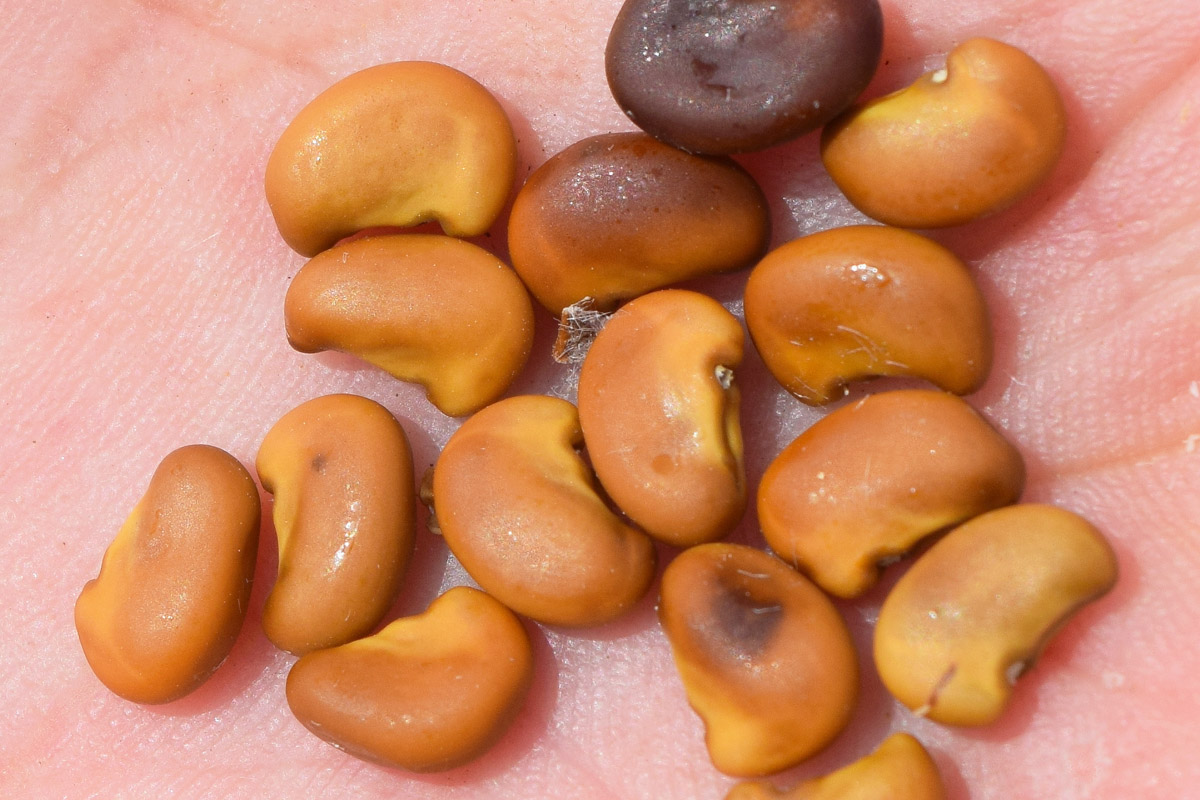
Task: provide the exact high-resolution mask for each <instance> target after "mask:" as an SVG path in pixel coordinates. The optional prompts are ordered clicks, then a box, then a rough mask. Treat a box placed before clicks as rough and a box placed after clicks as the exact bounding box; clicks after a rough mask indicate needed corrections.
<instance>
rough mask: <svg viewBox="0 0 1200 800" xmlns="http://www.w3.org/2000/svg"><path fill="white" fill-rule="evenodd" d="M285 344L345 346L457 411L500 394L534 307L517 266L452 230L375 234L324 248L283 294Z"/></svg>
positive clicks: (517, 365)
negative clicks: (453, 234) (440, 233)
mask: <svg viewBox="0 0 1200 800" xmlns="http://www.w3.org/2000/svg"><path fill="white" fill-rule="evenodd" d="M284 320H285V323H286V326H287V335H288V341H289V342H291V344H292V347H294V348H296V349H297V350H299V351H301V352H303V353H316V352H320V351H322V350H340V351H342V352H346V353H352V354H354V355H356V356H358V357H359V358H362V359H363V360H365V361H368V362H370V363H372V364H374V365H375V366H377V367H380V368H381V369H383V370H386V371H387V372H388V373H390V374H391V375H393V376H395V377H396V378H399V379H400V380H402V381H411V382H413V383H419V384H421V385H422V386H424V387H425V390H426V392H427V393H428V395H429V400H430V402H432V403H433V404H434V405H435V406H437V407H438V408H439V409H440V410H441V411H443V412H444V413H446V414H449V415H450V416H461V415H464V414H469V413H471V412H472V411H475V410H477V409H479V408H482V407H483V406H485V405H487V404H488V403H490V402H491V401H492V400H494V399H496V398H497V397H499V396H500V395H501V394H503V393H504V390H505V389H507V388H508V386H509V384H510V383H512V381H513V380H514V379H515V378H516V376H517V375H518V374H519V373H520V371H521V369H522V368H523V367H524V366H525V361H526V360H527V359H528V357H529V350H530V348H531V347H532V346H533V305H532V303H530V301H529V295H528V294H527V293H526V292H525V287H524V286H522V285H521V281H520V279H519V278H518V277H517V275H516V273H514V272H513V271H512V269H510V268H509V267H508V266H506V265H505V264H504V263H503V262H502V261H500V260H499V259H497V258H496V257H495V256H493V255H492V254H490V253H488V252H487V251H486V250H483V249H481V248H478V247H476V246H475V245H472V244H469V243H467V242H463V241H459V240H457V239H451V238H449V237H447V236H424V235H418V234H412V235H404V236H377V237H372V238H368V239H359V240H358V241H355V242H351V243H349V244H343V245H339V246H337V247H335V248H332V249H330V250H326V251H325V252H324V253H321V255H319V256H317V257H316V258H314V259H313V260H312V261H309V262H308V263H307V264H305V265H304V267H303V268H302V269H301V270H300V272H299V273H297V274H296V277H295V279H294V280H293V281H292V285H291V286H290V287H289V288H288V292H287V296H286V297H285V298H284Z"/></svg>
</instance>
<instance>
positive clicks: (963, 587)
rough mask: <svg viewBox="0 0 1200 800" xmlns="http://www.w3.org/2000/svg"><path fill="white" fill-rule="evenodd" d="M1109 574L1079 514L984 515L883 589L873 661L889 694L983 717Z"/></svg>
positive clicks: (996, 711)
mask: <svg viewBox="0 0 1200 800" xmlns="http://www.w3.org/2000/svg"><path fill="white" fill-rule="evenodd" d="M1116 579H1117V562H1116V557H1115V556H1114V555H1113V551H1112V548H1111V547H1109V545H1108V542H1106V541H1105V540H1104V537H1103V536H1101V535H1100V533H1099V531H1097V530H1096V529H1095V528H1094V527H1092V526H1091V525H1090V524H1089V523H1088V522H1087V521H1086V520H1084V519H1082V518H1081V517H1079V516H1077V515H1075V514H1072V513H1071V512H1069V511H1064V510H1063V509H1060V508H1056V507H1054V506H1047V505H1035V504H1034V505H1018V506H1009V507H1007V508H1002V509H998V510H996V511H991V512H988V513H987V514H984V515H982V516H980V517H976V518H975V519H973V520H971V521H970V522H968V523H966V524H964V525H961V526H959V527H958V528H956V529H954V530H953V531H951V532H950V533H948V534H947V535H946V536H945V538H943V539H942V540H940V541H939V542H938V543H937V544H935V545H934V546H933V547H932V548H930V550H929V551H928V552H927V553H925V554H924V555H923V556H922V557H921V558H920V559H918V560H917V562H916V563H915V564H914V565H913V567H912V568H911V569H910V570H909V571H908V572H907V573H906V574H905V575H904V577H902V578H901V579H900V581H899V582H898V583H897V584H896V586H895V587H894V588H893V589H892V591H891V592H890V593H889V594H888V597H887V599H886V600H885V601H884V603H883V607H882V608H881V609H880V612H879V619H878V621H877V623H876V627H875V665H876V667H877V669H878V670H879V677H880V678H882V680H883V683H884V685H885V686H886V687H887V688H888V690H889V691H890V692H891V693H892V694H893V695H895V697H896V699H898V700H899V701H900V702H902V703H904V704H905V705H906V706H908V707H909V708H911V709H913V710H914V711H915V712H916V713H918V714H920V715H922V716H928V717H929V718H930V719H933V720H936V721H938V722H943V723H946V724H950V725H986V724H988V723H990V722H992V721H994V720H995V719H996V718H997V717H999V716H1000V714H1001V713H1002V712H1003V711H1004V708H1005V707H1006V706H1007V704H1008V701H1009V698H1010V695H1011V693H1012V684H1013V682H1014V680H1015V679H1016V677H1017V676H1018V675H1019V674H1020V672H1022V671H1024V670H1025V669H1027V668H1028V667H1029V665H1030V664H1031V663H1032V662H1033V660H1034V659H1035V658H1036V657H1037V655H1038V654H1039V653H1040V652H1041V650H1042V648H1043V647H1044V646H1045V645H1046V643H1047V641H1048V639H1049V638H1050V637H1051V636H1052V635H1053V634H1054V633H1055V632H1057V631H1058V630H1059V629H1060V628H1061V626H1062V625H1063V624H1064V623H1065V622H1066V620H1067V618H1069V617H1070V616H1071V615H1072V614H1073V613H1074V612H1075V611H1076V610H1078V609H1079V608H1080V607H1081V606H1083V605H1085V604H1086V603H1088V602H1091V601H1092V600H1095V599H1096V598H1098V597H1100V596H1101V595H1103V594H1104V593H1105V592H1107V591H1108V590H1109V589H1111V588H1112V586H1113V584H1114V583H1115V582H1116Z"/></svg>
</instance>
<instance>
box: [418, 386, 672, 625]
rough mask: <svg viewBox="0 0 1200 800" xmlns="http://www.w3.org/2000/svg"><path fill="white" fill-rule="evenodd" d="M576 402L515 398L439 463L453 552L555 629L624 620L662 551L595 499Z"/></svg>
mask: <svg viewBox="0 0 1200 800" xmlns="http://www.w3.org/2000/svg"><path fill="white" fill-rule="evenodd" d="M582 443H583V436H582V434H581V433H580V431H579V419H578V415H577V414H576V412H575V407H574V406H573V405H571V404H570V403H568V402H567V401H566V400H560V399H558V398H556V397H536V396H526V397H511V398H508V399H507V400H502V401H500V402H499V403H495V404H494V405H491V406H489V407H487V408H485V409H484V410H483V411H480V412H479V413H478V414H476V415H475V416H473V417H471V418H470V419H468V420H467V421H466V422H464V423H463V425H462V427H461V428H459V429H458V430H457V431H456V432H455V434H454V435H453V436H451V437H450V441H449V442H447V443H446V447H445V449H443V450H442V454H441V456H440V457H439V458H438V461H437V466H436V467H435V469H434V473H433V503H434V509H435V511H436V514H437V521H438V525H439V526H440V527H441V531H442V535H443V536H444V537H445V539H446V544H447V545H448V546H449V547H450V550H451V552H453V553H454V555H455V557H457V558H458V560H459V562H460V563H461V564H462V565H463V568H465V569H466V570H467V572H468V573H470V575H471V577H472V578H474V579H475V580H476V581H477V582H478V583H479V585H480V586H482V587H483V588H484V589H485V590H487V591H488V592H489V593H490V594H491V595H493V596H494V597H496V598H497V599H498V600H500V601H501V602H502V603H504V604H505V605H506V606H508V607H509V608H511V609H513V610H514V611H516V612H518V613H520V614H524V615H525V616H527V617H529V618H531V619H535V620H537V621H539V622H545V623H548V624H550V625H569V626H585V625H599V624H601V623H604V622H608V621H610V620H612V619H615V618H616V617H618V616H620V615H621V614H623V613H624V612H625V611H627V610H629V608H630V607H631V606H632V605H633V604H634V603H635V602H637V600H638V599H639V598H640V597H641V596H642V595H643V594H645V592H646V589H647V588H648V587H649V585H650V581H651V579H652V578H653V577H654V562H655V557H654V547H653V545H652V544H651V542H650V540H649V539H648V538H647V537H646V536H645V535H644V534H642V533H641V532H640V531H636V530H634V529H633V528H630V527H629V526H627V525H625V524H623V523H622V522H621V520H620V519H619V518H618V517H617V516H616V515H615V514H613V513H612V512H611V511H609V509H608V507H607V506H606V505H605V504H604V502H603V501H602V500H601V499H600V497H599V496H598V495H597V494H596V491H595V488H594V485H595V483H594V480H593V478H592V475H591V471H590V470H589V469H588V468H587V465H586V464H585V463H584V461H583V459H582V458H580V456H579V453H578V452H576V451H577V449H578V448H579V447H580V446H581V445H582Z"/></svg>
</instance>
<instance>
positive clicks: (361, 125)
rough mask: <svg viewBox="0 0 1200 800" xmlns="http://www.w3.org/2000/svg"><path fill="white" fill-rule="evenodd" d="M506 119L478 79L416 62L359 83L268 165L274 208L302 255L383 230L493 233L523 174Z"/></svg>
mask: <svg viewBox="0 0 1200 800" xmlns="http://www.w3.org/2000/svg"><path fill="white" fill-rule="evenodd" d="M516 152H517V149H516V141H515V139H514V137H513V132H512V126H511V125H510V124H509V121H508V117H507V116H506V115H505V113H504V109H503V108H501V107H500V104H499V103H497V102H496V99H495V98H494V97H492V95H491V94H489V93H488V91H487V89H485V88H483V87H482V86H480V85H479V84H478V83H476V82H475V81H474V80H472V79H471V78H469V77H467V76H466V75H464V74H462V73H461V72H458V71H457V70H454V69H451V68H450V67H446V66H443V65H441V64H431V63H427V62H422V61H407V62H399V63H395V64H382V65H380V66H376V67H371V68H370V69H365V70H363V71H362V72H357V73H355V74H353V75H351V76H349V77H347V78H345V79H343V80H341V81H339V82H337V83H335V84H334V85H333V86H331V87H330V88H329V89H326V90H325V91H324V92H322V93H321V94H320V95H318V96H317V98H316V99H315V100H313V101H312V102H311V103H309V104H308V105H307V106H305V107H304V108H303V109H302V110H301V111H300V113H299V114H297V115H296V118H295V119H294V120H292V122H291V123H290V124H289V125H288V127H287V129H286V130H285V131H284V132H283V135H282V136H280V138H279V142H278V143H277V144H276V145H275V149H274V150H273V151H272V152H271V157H270V159H269V160H268V161H267V171H266V191H267V202H268V203H270V205H271V213H272V214H274V215H275V223H276V224H277V225H278V226H279V232H280V233H281V234H282V235H283V238H284V241H286V242H287V243H288V244H289V245H290V246H291V247H292V248H293V249H294V250H296V251H297V252H299V253H300V254H301V255H305V256H314V255H316V254H317V253H319V252H321V251H322V250H324V249H325V248H327V247H329V246H331V245H333V244H334V243H335V242H337V241H338V240H339V239H342V238H344V237H346V236H349V235H350V234H353V233H356V232H358V231H361V230H364V229H366V228H374V227H379V226H392V225H396V226H409V225H415V224H418V223H421V222H428V221H432V220H436V221H438V222H439V223H441V225H442V229H443V230H445V231H446V233H449V234H451V235H453V236H477V235H479V234H482V233H484V232H485V231H487V229H488V228H489V227H490V226H491V224H492V222H493V221H494V220H495V219H496V217H497V215H498V214H499V213H500V209H501V208H502V207H503V206H504V201H505V200H506V199H507V198H508V194H509V192H510V191H511V190H512V185H513V178H514V175H515V173H516Z"/></svg>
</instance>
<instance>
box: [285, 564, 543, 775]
mask: <svg viewBox="0 0 1200 800" xmlns="http://www.w3.org/2000/svg"><path fill="white" fill-rule="evenodd" d="M532 678H533V652H532V648H531V647H530V644H529V637H528V635H527V634H526V633H525V629H524V628H523V627H521V623H520V622H519V621H518V620H517V618H516V616H514V615H513V613H512V612H511V611H509V610H508V609H507V608H505V607H504V606H503V605H501V604H500V603H499V602H497V601H496V600H494V599H492V598H491V597H489V596H488V595H486V594H484V593H483V592H481V591H479V590H478V589H471V588H469V587H466V586H459V587H456V588H454V589H450V590H449V591H448V592H446V593H445V594H444V595H442V596H441V597H439V598H438V599H436V600H434V601H433V603H431V604H430V606H429V608H428V609H427V610H426V611H425V613H423V614H419V615H417V616H414V617H405V618H403V619H398V620H396V621H395V622H393V623H391V624H390V625H388V626H387V627H386V628H384V629H383V630H382V631H380V632H379V633H377V634H375V635H374V636H371V637H368V638H366V639H360V640H358V641H355V642H351V643H349V644H345V645H342V646H341V647H335V648H331V649H329V650H318V651H316V652H313V653H309V654H308V655H306V656H304V657H303V658H301V659H300V660H299V661H297V662H296V665H295V666H294V667H292V671H291V672H290V673H289V674H288V679H287V700H288V705H289V706H291V709H292V713H293V714H295V715H296V718H297V719H298V720H300V722H301V723H303V724H304V726H305V727H306V728H308V729H309V730H310V731H312V732H313V733H314V734H316V735H317V736H319V737H321V738H322V739H324V740H325V741H327V742H329V743H330V744H332V745H333V746H334V747H337V748H338V749H339V750H344V751H346V752H347V753H350V754H351V755H353V756H356V757H358V758H361V759H364V760H366V761H372V762H375V763H377V764H383V765H385V766H389V767H400V768H401V769H406V770H411V771H414V772H433V771H436V770H445V769H450V768H452V767H456V766H460V765H462V764H464V763H466V762H468V761H471V760H473V759H475V758H477V757H478V756H480V755H482V754H483V753H484V752H485V751H486V750H487V749H488V748H489V747H491V746H492V745H493V744H495V742H496V741H497V740H498V739H499V738H500V736H501V735H502V734H503V733H504V731H505V729H506V728H507V727H508V725H509V723H511V722H512V720H513V718H514V717H515V716H516V714H517V712H518V711H519V710H520V708H521V705H522V703H523V701H524V699H525V695H526V693H527V692H528V689H529V684H530V682H531V681H532Z"/></svg>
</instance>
